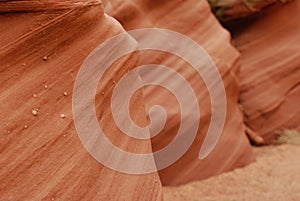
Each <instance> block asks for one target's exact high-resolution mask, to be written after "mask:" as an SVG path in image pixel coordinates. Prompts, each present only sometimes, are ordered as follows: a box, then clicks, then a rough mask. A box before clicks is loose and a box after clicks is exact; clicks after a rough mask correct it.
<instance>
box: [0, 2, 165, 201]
mask: <svg viewBox="0 0 300 201" xmlns="http://www.w3.org/2000/svg"><path fill="white" fill-rule="evenodd" d="M0 12H1V13H0V69H1V70H0V77H1V79H0V91H1V93H0V94H1V95H0V102H1V104H0V105H1V107H0V122H1V123H0V124H1V129H0V133H1V134H0V135H1V136H0V147H1V148H0V149H1V160H0V166H1V170H0V178H1V185H0V186H1V187H0V195H1V199H2V200H143V199H144V200H162V193H161V183H160V180H159V176H158V174H157V173H155V172H154V173H152V174H147V175H129V174H123V173H119V172H117V171H114V170H111V169H109V168H107V167H104V166H103V165H101V164H100V163H99V162H98V161H96V160H95V159H94V158H93V157H92V156H90V155H89V153H88V152H87V150H86V149H85V148H84V146H83V145H82V143H81V142H80V140H79V137H78V135H77V132H76V130H75V125H74V121H73V116H72V93H73V87H74V82H75V78H76V75H77V73H78V71H79V69H80V67H81V64H82V63H83V61H84V60H85V58H86V57H87V56H88V55H89V53H90V52H91V51H92V50H93V49H94V48H96V47H97V46H98V45H99V44H101V43H103V42H104V41H105V40H107V39H109V38H111V37H113V36H115V35H117V34H120V33H124V29H123V28H122V27H121V26H120V24H119V23H117V22H116V21H115V20H113V19H112V18H111V17H107V16H105V15H104V12H103V7H102V4H101V2H100V1H90V2H86V1H82V2H78V1H55V0H54V1H5V2H3V1H1V2H0ZM136 60H137V55H135V54H132V55H128V56H127V57H124V58H122V60H120V61H119V62H118V64H115V65H114V66H113V68H112V69H113V70H110V71H109V72H107V73H106V74H105V78H104V79H103V80H102V82H101V83H102V84H100V85H99V87H98V90H97V95H96V104H95V106H96V110H97V113H98V115H97V116H98V118H99V122H100V123H101V124H102V125H103V129H104V130H106V132H107V133H108V137H109V138H110V139H111V141H113V142H115V143H116V145H117V146H120V147H122V148H123V149H125V150H127V149H129V148H132V147H133V148H134V150H135V151H137V152H150V153H151V151H152V148H151V142H150V140H148V141H146V140H144V141H143V142H137V141H134V140H130V139H128V138H125V137H122V136H123V135H122V133H121V132H120V131H119V130H117V129H116V128H115V127H114V126H113V120H112V117H111V112H110V111H109V108H110V107H109V104H110V103H111V100H110V97H109V96H111V93H112V86H113V83H112V80H118V79H119V78H120V77H122V76H123V75H124V74H125V73H126V72H127V71H129V70H131V69H133V68H134V67H135V61H136ZM87 81H88V80H87ZM83 87H84V86H83ZM103 91H105V95H104V96H103V95H102V92H103ZM132 101H133V102H134V104H135V107H134V108H133V109H132V111H131V117H132V118H133V119H134V120H136V121H137V123H139V124H141V125H143V124H146V113H145V110H144V108H143V104H144V102H143V99H142V93H141V91H139V92H138V93H137V95H136V96H135V97H133V100H132ZM83 102H84V103H86V102H85V101H84V97H83ZM82 112H84V111H82ZM87 135H88V134H87ZM95 146H97V145H95ZM120 165H121V166H123V165H126V164H120Z"/></svg>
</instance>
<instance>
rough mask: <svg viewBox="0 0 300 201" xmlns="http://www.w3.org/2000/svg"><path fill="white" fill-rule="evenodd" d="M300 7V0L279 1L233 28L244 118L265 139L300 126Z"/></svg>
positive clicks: (267, 141)
mask: <svg viewBox="0 0 300 201" xmlns="http://www.w3.org/2000/svg"><path fill="white" fill-rule="evenodd" d="M299 9H300V2H299V1H293V2H291V3H287V4H285V5H283V6H282V5H277V6H274V7H270V8H269V9H267V10H265V11H264V12H263V13H262V14H261V15H260V16H259V17H258V18H256V19H253V20H251V21H248V22H244V23H242V24H238V25H235V26H234V27H233V28H232V33H233V41H234V44H235V46H236V47H237V49H238V50H239V51H240V52H241V64H242V65H241V66H242V67H241V70H240V81H241V94H240V103H241V105H242V106H243V110H244V118H245V122H246V124H247V125H248V126H249V127H251V128H252V130H254V131H255V132H257V133H258V134H259V135H261V136H262V137H263V138H264V139H265V142H266V143H271V142H272V141H273V140H274V139H275V138H276V133H278V131H280V130H281V129H284V128H287V129H297V128H298V129H299V127H300V124H299V122H300V108H299V102H300V46H299V44H300V27H299V25H298V24H299V19H300V13H299Z"/></svg>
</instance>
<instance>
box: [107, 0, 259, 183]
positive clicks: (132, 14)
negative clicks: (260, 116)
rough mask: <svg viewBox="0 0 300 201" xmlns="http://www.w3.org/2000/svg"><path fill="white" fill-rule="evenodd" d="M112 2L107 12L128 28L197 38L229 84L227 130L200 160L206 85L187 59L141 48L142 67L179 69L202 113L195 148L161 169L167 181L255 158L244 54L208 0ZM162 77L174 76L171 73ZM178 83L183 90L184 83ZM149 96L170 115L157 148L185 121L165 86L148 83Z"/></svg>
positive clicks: (155, 142) (206, 106)
mask: <svg viewBox="0 0 300 201" xmlns="http://www.w3.org/2000/svg"><path fill="white" fill-rule="evenodd" d="M110 3H111V6H110V8H109V9H108V10H107V13H108V14H109V15H111V16H113V17H114V18H116V19H117V20H118V21H119V22H120V23H121V24H122V26H123V27H124V28H125V29H126V30H127V31H128V30H133V29H140V28H151V27H154V28H162V29H169V30H173V31H177V32H179V33H182V34H185V35H186V36H188V37H190V38H191V39H193V40H194V41H196V42H197V43H198V44H199V45H201V46H202V47H203V48H204V49H205V50H206V51H207V52H208V53H209V55H210V56H211V57H212V59H213V60H214V61H215V63H216V65H217V67H218V70H219V72H220V73H221V76H222V79H223V82H224V85H225V88H226V94H227V119H226V123H225V128H224V130H223V133H222V136H221V138H220V141H219V142H218V144H217V146H216V147H215V149H214V150H213V152H212V153H211V154H210V155H209V156H208V157H207V158H206V159H204V160H199V158H198V154H199V151H200V148H201V145H202V143H203V140H204V137H205V135H206V132H207V129H208V126H209V123H210V118H211V110H210V98H209V94H208V90H207V87H206V86H205V83H204V82H203V80H202V79H201V78H200V76H199V75H198V74H197V73H196V72H195V71H194V70H192V68H191V67H190V66H189V65H188V64H187V63H185V62H183V61H182V60H180V59H179V58H177V57H175V56H174V55H171V54H167V53H161V52H158V51H144V52H141V59H140V65H142V64H160V65H165V66H168V67H171V68H172V69H175V70H176V71H177V72H180V73H181V75H182V76H183V77H184V78H186V80H188V81H189V83H190V84H191V86H192V87H193V89H194V91H195V93H196V95H197V99H198V102H199V107H200V111H201V121H200V124H199V130H198V134H197V136H196V139H195V140H194V143H193V144H192V146H191V147H190V149H189V150H188V151H187V153H186V154H185V155H184V156H183V157H182V158H180V159H179V160H178V161H177V162H176V163H175V164H173V165H171V166H170V167H168V168H166V169H164V170H161V171H160V172H159V173H160V178H161V180H162V182H163V184H164V185H178V184H183V183H186V182H189V181H193V180H200V179H205V178H207V177H210V176H213V175H216V174H219V173H221V172H224V171H229V170H232V169H234V168H237V167H241V166H244V165H247V164H248V163H250V162H251V161H253V160H254V157H253V154H252V150H251V147H250V143H249V140H248V139H247V137H246V135H245V127H244V124H243V117H242V114H241V112H240V110H239V108H238V104H237V102H238V96H239V84H240V83H239V82H240V81H239V76H238V73H239V68H240V65H239V53H238V51H237V50H236V49H235V48H234V47H233V46H232V45H231V44H230V35H229V33H228V32H227V31H226V30H225V29H223V28H222V27H221V25H220V24H219V23H218V21H217V19H215V17H214V16H213V14H212V13H211V10H210V7H209V5H208V3H207V1H205V0H201V1H199V0H190V1H180V0H172V1H167V0H159V1H158V0H133V1H124V0H111V1H110ZM172 42H173V43H176V41H172ZM182 48H185V47H182ZM199 59H201V58H200V57H199ZM161 76H162V75H161ZM162 79H164V80H166V81H168V80H169V81H170V80H171V78H170V77H162ZM177 87H178V88H179V89H180V87H181V86H177ZM144 95H145V104H146V108H147V109H149V108H150V107H151V106H152V105H154V104H159V105H162V106H163V107H164V108H165V109H166V111H167V113H168V121H167V124H166V126H165V128H164V129H163V132H162V133H161V134H160V135H158V136H156V137H154V138H153V139H152V143H153V145H152V146H153V149H154V150H155V151H157V150H160V149H162V148H163V147H165V146H166V145H168V144H169V143H170V142H171V141H172V139H174V136H175V135H176V132H177V130H178V127H179V124H180V109H179V105H178V102H177V101H176V99H175V97H174V96H173V95H171V94H170V93H168V92H167V91H166V90H163V89H162V88H160V87H145V88H144Z"/></svg>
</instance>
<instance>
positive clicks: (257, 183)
mask: <svg viewBox="0 0 300 201" xmlns="http://www.w3.org/2000/svg"><path fill="white" fill-rule="evenodd" d="M254 151H255V154H256V157H257V161H256V162H255V163H253V164H251V165H249V166H247V167H245V168H242V169H237V170H235V171H233V172H229V173H224V174H221V175H219V176H216V177H212V178H210V179H207V180H204V181H199V182H193V183H189V184H186V185H183V186H179V187H164V198H165V200H166V201H186V200H188V201H200V200H201V201H202V200H205V201H206V200H207V201H208V200H209V201H222V200H224V201H231V200H232V201H233V200H236V201H240V200H243V201H256V200H261V201H269V200H270V201H299V200H300V146H299V145H288V144H285V145H280V146H269V147H261V148H254ZM199 174H201V173H199Z"/></svg>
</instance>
